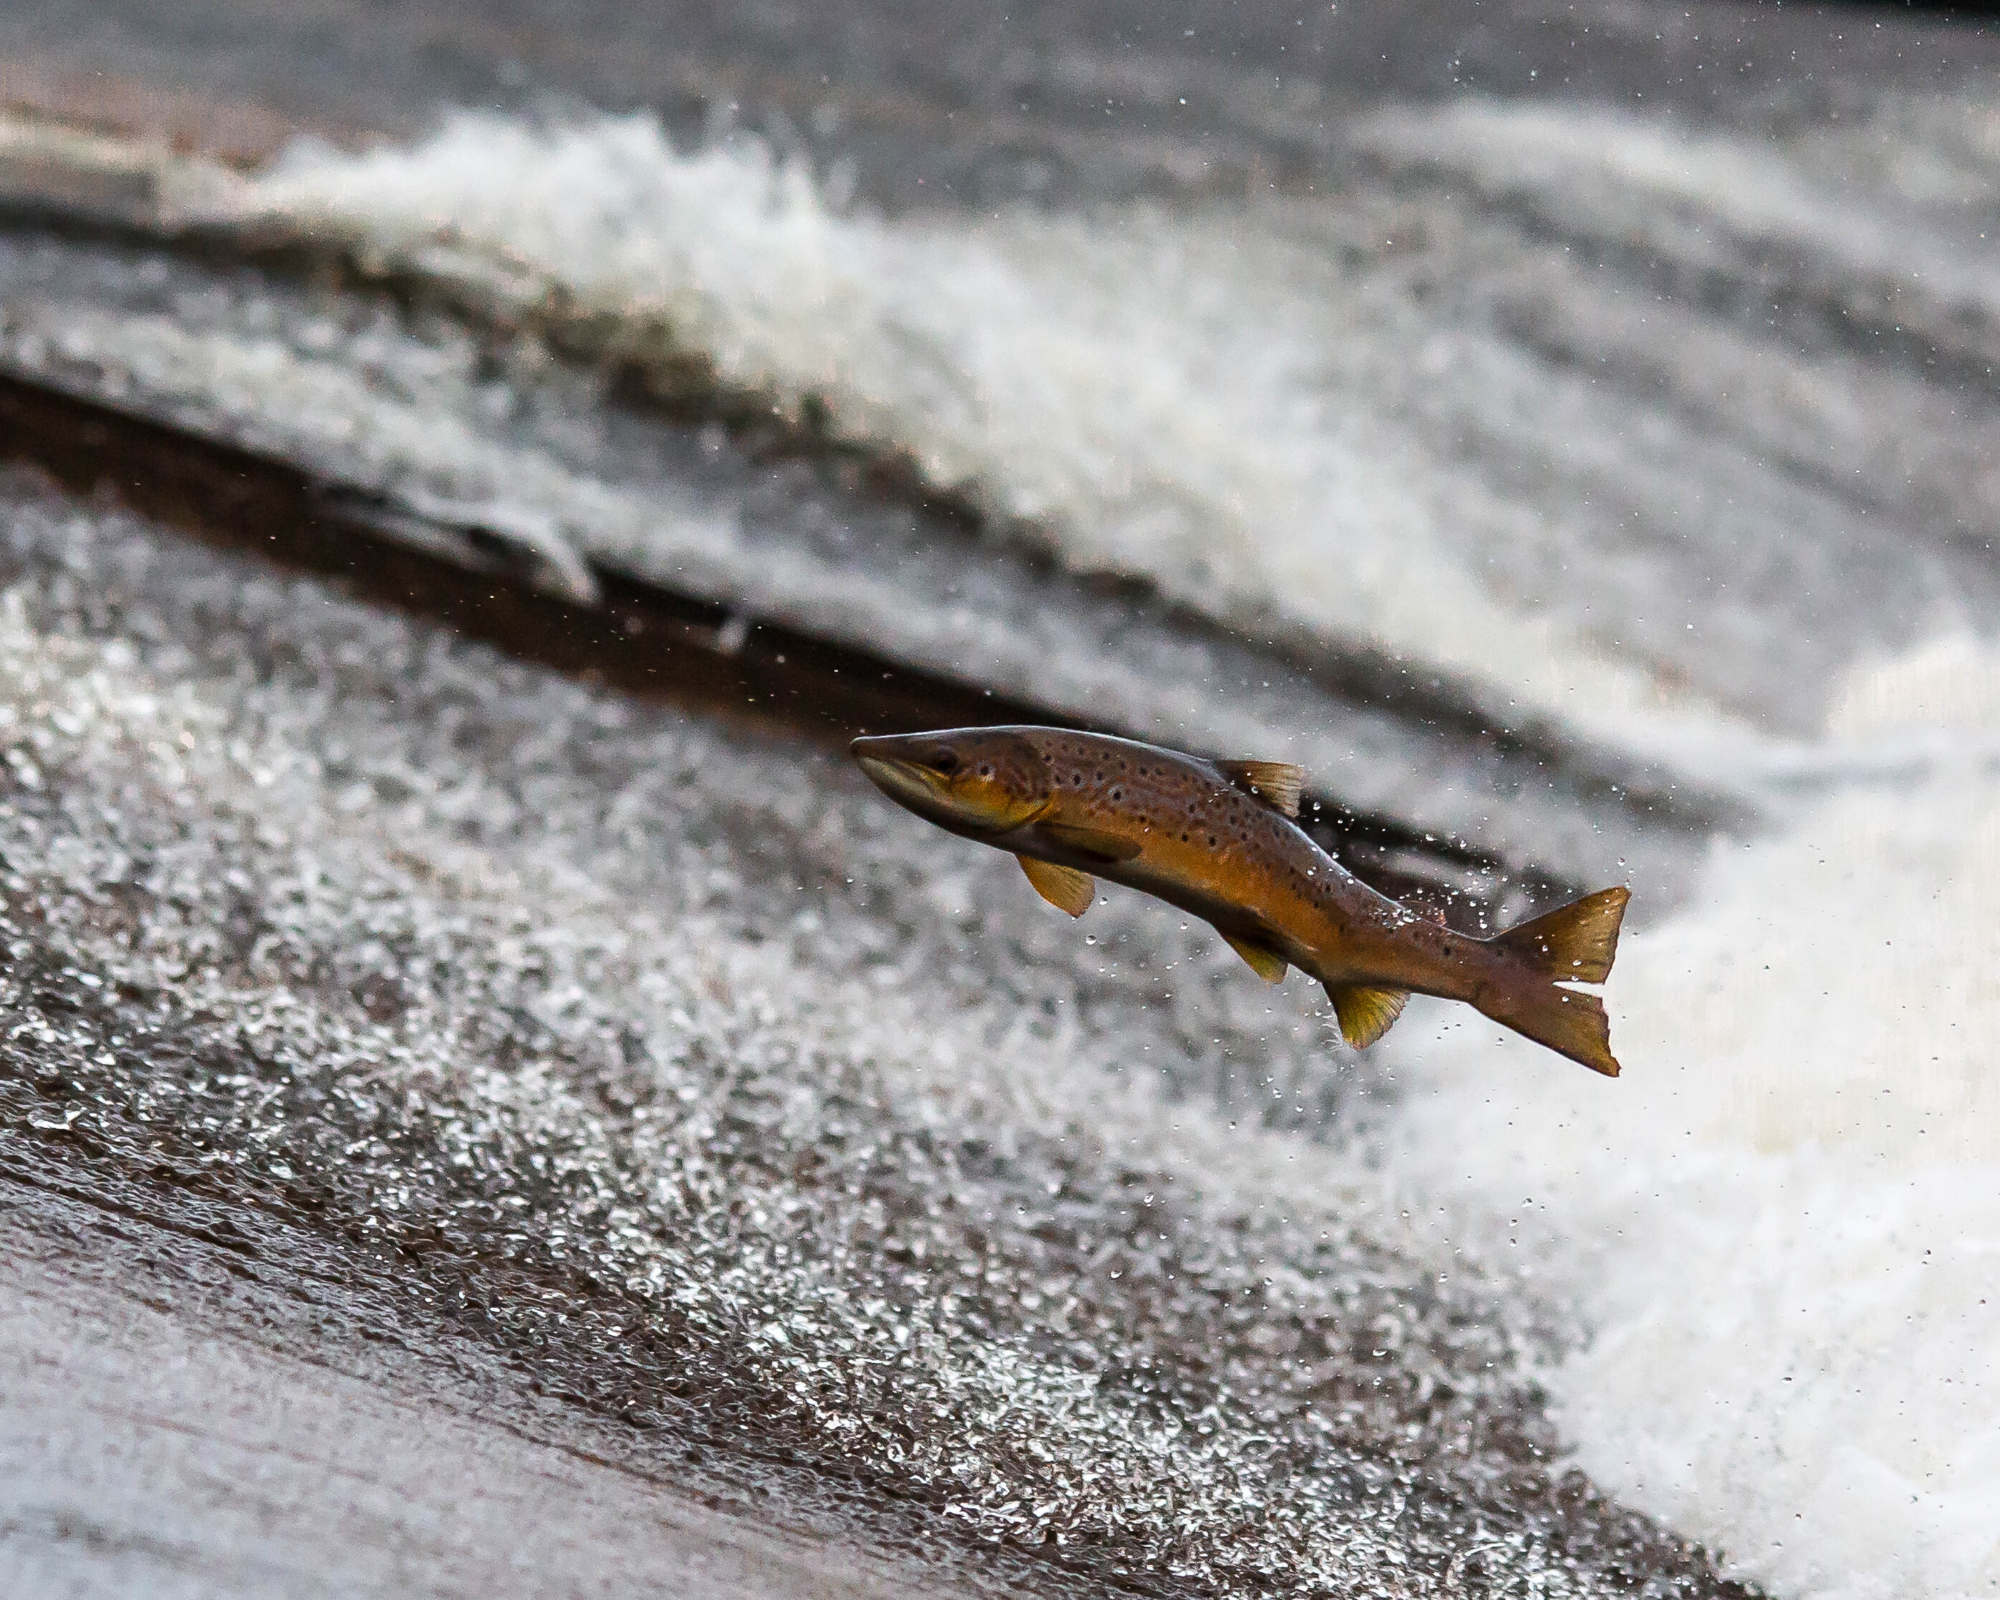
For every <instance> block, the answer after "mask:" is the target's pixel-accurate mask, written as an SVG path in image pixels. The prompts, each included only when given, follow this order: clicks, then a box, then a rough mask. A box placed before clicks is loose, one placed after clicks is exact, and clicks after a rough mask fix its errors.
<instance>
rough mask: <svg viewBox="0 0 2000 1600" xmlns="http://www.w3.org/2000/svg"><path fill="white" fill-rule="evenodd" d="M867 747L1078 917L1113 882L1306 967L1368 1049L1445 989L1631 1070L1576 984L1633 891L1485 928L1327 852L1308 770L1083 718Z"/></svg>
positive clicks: (1579, 1053) (1613, 1072) (1265, 957)
mask: <svg viewBox="0 0 2000 1600" xmlns="http://www.w3.org/2000/svg"><path fill="white" fill-rule="evenodd" d="M853 751H854V758H855V760H856V761H858V762H859V763H860V764H861V769H862V771H864V772H866V773H867V774H868V776H869V777H870V778H871V779H872V780H873V781H874V783H875V784H876V786H877V787H878V788H880V789H881V790H882V791H883V793H885V794H887V795H888V796H889V798H890V799H892V800H894V801H896V802H897V803H898V804H899V805H902V806H905V807H907V808H908V809H909V810H911V811H914V812H915V813H916V814H917V815H918V816H920V817H923V818H924V819H925V820H926V821H929V822H934V823H936V824H937V825H938V826H939V827H940V828H944V829H947V830H948V831H950V832H952V833H956V834H959V835H961V836H963V837H965V838H968V839H976V840H978V841H979V842H980V843H981V844H990V845H992V846H994V847H995V848H996V849H1000V850H1007V851H1011V852H1012V853H1013V854H1014V855H1015V856H1016V857H1017V858H1019V860H1020V863H1021V868H1022V870H1023V871H1024V872H1026V873H1027V875H1028V881H1029V882H1030V883H1031V884H1033V885H1034V886H1035V889H1036V891H1037V892H1038V893H1040V895H1041V896H1042V898H1043V899H1045V900H1047V901H1048V902H1049V903H1050V904H1052V905H1054V906H1057V907H1059V908H1060V909H1062V910H1064V911H1067V912H1068V913H1069V914H1070V915H1071V916H1073V917H1080V916H1082V915H1083V914H1084V912H1085V911H1087V910H1089V909H1090V904H1091V901H1092V899H1093V898H1094V897H1095V895H1096V892H1097V886H1096V884H1095V883H1094V882H1093V879H1094V878H1107V879H1109V880H1110V881H1112V882H1113V883H1122V884H1126V885H1128V886H1130V887H1131V888H1134V889H1139V890H1142V891H1144V892H1145V893H1147V894H1150V895H1155V896H1157V897H1158V898H1159V899H1162V900H1165V901H1166V902H1167V903H1168V904H1169V905H1174V906H1178V907H1180V909H1181V910H1183V911H1185V912H1188V913H1189V914H1190V915H1192V916H1196V917H1200V918H1201V919H1202V920H1203V921H1205V922H1208V923H1210V924H1212V925H1213V926H1214V927H1215V929H1216V931H1217V932H1218V933H1220V934H1221V935H1222V937H1223V938H1224V939H1226V940H1227V941H1228V942H1229V944H1230V945H1231V947H1232V948H1234V949H1235V951H1236V953H1237V954H1238V955H1240V956H1242V958H1243V959H1244V960H1245V961H1247V962H1248V963H1249V964H1250V966H1251V967H1252V969H1253V970H1255V972H1256V973H1257V975H1258V976H1259V977H1261V978H1263V979H1264V980H1265V981H1267V982H1269V983H1278V982H1281V981H1282V980H1283V978H1284V976H1285V971H1286V969H1287V968H1288V967H1297V968H1298V969H1299V970H1300V971H1301V972H1304V973H1306V974H1308V975H1309V976H1310V977H1312V978H1314V979H1316V980H1318V981H1319V982H1320V983H1322V984H1324V985H1325V986H1326V992H1327V997H1328V998H1329V999H1330V1000H1332V1002H1333V1009H1334V1013H1335V1015H1336V1016H1337V1017H1338V1018H1339V1020H1340V1031H1341V1034H1342V1036H1343V1037H1344V1038H1345V1039H1346V1040H1347V1042H1348V1043H1349V1044H1351V1045H1353V1046H1355V1047H1356V1048H1357V1049H1365V1048H1366V1047H1367V1046H1369V1045H1371V1044H1373V1043H1374V1042H1375V1041H1376V1040H1377V1039H1379V1038H1381V1037H1382V1035H1383V1034H1385V1033H1387V1032H1388V1031H1389V1026H1390V1024H1392V1023H1393V1022H1394V1021H1395V1020H1396V1018H1397V1017H1398V1016H1399V1015H1401V1013H1402V1010H1403V1006H1404V1003H1405V1002H1406V1001H1407V1000H1408V999H1409V997H1410V996H1411V995H1412V994H1430V995H1438V996H1441V997H1442V998H1444V999H1446V1000H1462V1001H1464V1002H1465V1003H1466V1004H1467V1005H1470V1006H1474V1007H1476V1008H1477V1009H1478V1010H1480V1011H1482V1012H1484V1013H1485V1014H1486V1015H1487V1016H1489V1017H1491V1018H1492V1019H1493V1020H1494V1021H1495V1022H1498V1023H1501V1024H1503V1025H1504V1026H1506V1027H1509V1028H1512V1029H1513V1030H1514V1031H1515V1032H1516V1033H1522V1034H1525V1035H1527V1037H1529V1038H1530V1039H1533V1040H1535V1041H1536V1043H1538V1044H1543V1045H1546V1046H1548V1048H1549V1049H1551V1050H1554V1051H1557V1052H1559V1053H1560V1054H1562V1055H1565V1056H1568V1057H1569V1058H1570V1059H1571V1060H1572V1061H1580V1062H1582V1063H1583V1065H1585V1066H1586V1067H1590V1068H1591V1069H1593V1070H1594V1071H1597V1072H1601V1073H1604V1074H1605V1075H1606V1076H1607V1077H1616V1076H1617V1075H1618V1063H1617V1061H1616V1060H1615V1059H1613V1057H1612V1054H1611V1024H1610V1019H1609V1018H1608V1017H1607V1016H1606V1015H1605V1011H1604V1003H1603V1001H1602V1000H1600V999H1599V998H1598V997H1597V996H1596V995H1591V994H1582V993H1579V992H1578V991H1576V990H1574V989H1569V988H1565V987H1563V985H1565V984H1570V983H1587V984H1597V983H1602V982H1603V981H1604V980H1605V979H1606V978H1607V977H1608V976H1610V973H1611V962H1612V957H1613V955H1614V954H1615V952H1616V949H1617V945H1618V927H1619V923H1620V922H1621V921H1622V920H1623V918H1624V915H1625V902H1626V901H1627V899H1629V898H1630V891H1629V890H1626V889H1622V888H1619V889H1604V890H1601V891H1599V892H1598V893H1596V894H1593V895H1586V896H1585V897H1584V898H1583V899H1581V900H1577V901H1575V902H1573V903H1571V904H1570V905H1566V906H1563V907H1561V908H1560V909H1559V910H1555V911H1551V912H1548V913H1547V914H1546V915H1544V916H1540V917H1536V918H1535V919H1534V920H1533V921H1531V922H1524V923H1522V924H1520V925H1519V926H1517V927H1514V928H1510V929H1508V930H1507V931H1506V932H1504V933H1501V934H1496V935H1495V936H1494V937H1492V938H1490V939H1475V938H1472V937H1471V936H1470V935H1467V934H1462V933H1455V932H1453V931H1452V930H1451V929H1450V928H1447V927H1444V926H1442V925H1441V924H1439V923H1436V922H1432V921H1430V920H1428V919H1426V918H1425V917H1422V916H1420V915H1418V914H1417V913H1416V912H1414V911H1411V910H1410V909H1409V908H1408V907H1407V906H1403V905H1399V904H1398V903H1397V902H1396V901H1394V900H1391V899H1389V898H1388V897H1387V896H1385V895H1380V894H1377V893H1376V892H1375V891H1374V890H1373V889H1371V888H1369V887H1368V886H1367V885H1366V884H1364V883H1362V882H1361V881H1360V880H1359V879H1358V878H1356V877H1355V876H1354V875H1353V874H1352V873H1350V872H1349V871H1347V869H1346V868H1345V867H1343V866H1341V864H1340V863H1339V862H1338V861H1336V860H1334V858H1333V857H1332V856H1330V855H1328V854H1327V853H1326V851H1324V850H1322V849H1321V848H1320V847H1319V846H1318V845H1317V844H1315V843H1314V842H1313V840H1312V838H1311V837H1310V836H1309V835H1308V834H1307V833H1306V832H1305V830H1304V829H1302V828H1301V827H1299V825H1298V824H1297V822H1296V821H1294V820H1293V819H1294V817H1296V815H1297V813H1298V805H1299V786H1300V780H1301V778H1302V776H1303V774H1302V773H1301V772H1300V771H1299V769H1298V768H1297V767H1292V766H1286V765H1284V764H1283V763H1280V762H1270V761H1199V760H1196V759H1195V758H1194V757H1192V756H1185V755H1180V754H1178V753H1176V752H1174V751H1171V750H1161V749H1157V748H1155V747H1154V746H1152V745H1146V744H1138V743H1135V742H1133V741H1131V740H1129V739H1113V738H1109V737H1107V736H1105V735H1103V734H1095V733H1076V732H1073V731H1071V730H1069V729H1066V728H1032V727H1016V728H954V729H948V730H946V731H943V732H939V733H913V734H907V735H896V736H891V737H881V738H868V739H856V740H855V741H854V745H853Z"/></svg>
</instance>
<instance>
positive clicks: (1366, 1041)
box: [1326, 983, 1410, 1050]
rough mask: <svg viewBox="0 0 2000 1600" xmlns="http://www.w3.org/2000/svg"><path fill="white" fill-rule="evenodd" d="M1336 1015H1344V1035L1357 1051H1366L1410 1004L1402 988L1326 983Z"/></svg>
mask: <svg viewBox="0 0 2000 1600" xmlns="http://www.w3.org/2000/svg"><path fill="white" fill-rule="evenodd" d="M1326 997H1327V999H1329V1000H1331V1001H1332V1002H1333V1014H1334V1015H1335V1016H1337V1017H1338V1018H1340V1036H1341V1037H1342V1038H1343V1039H1345V1040H1346V1041H1347V1042H1348V1043H1349V1044H1351V1045H1353V1046H1354V1048H1355V1049H1357V1050H1366V1049H1367V1048H1368V1047H1369V1046H1370V1045H1371V1044H1373V1043H1374V1042H1375V1041H1376V1040H1377V1039H1379V1038H1381V1037H1382V1035H1383V1034H1385V1033H1387V1032H1388V1031H1389V1029H1390V1028H1391V1027H1392V1026H1393V1025H1394V1024H1395V1021H1396V1019H1397V1018H1398V1017H1400V1016H1401V1015H1402V1014H1403V1007H1404V1006H1406V1005H1408V1004H1409V1003H1410V996H1409V994H1408V992H1407V991H1405V990H1402V989H1367V988H1363V987H1362V986H1361V985H1360V984H1332V983H1329V984H1328V985H1327V986H1326Z"/></svg>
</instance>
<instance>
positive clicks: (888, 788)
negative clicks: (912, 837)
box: [847, 734, 938, 806]
mask: <svg viewBox="0 0 2000 1600" xmlns="http://www.w3.org/2000/svg"><path fill="white" fill-rule="evenodd" d="M847 749H848V753H849V754H850V755H852V756H853V757H854V761H855V764H856V765H857V766H859V767H860V768H861V770H862V771H863V772H864V773H866V774H867V775H868V781H869V782H870V783H872V784H874V785H875V787H876V788H878V789H880V790H881V791H882V792H883V793H884V794H886V795H887V796H888V797H889V798H890V799H891V800H894V801H896V802H897V803H898V804H899V805H905V806H915V805H916V804H917V803H919V802H922V801H933V802H934V801H935V799H936V797H937V793H938V784H937V781H936V777H935V776H934V774H932V773H931V772H930V770H929V769H927V768H926V767H924V766H923V765H922V764H921V763H920V762H918V761H916V760H914V759H913V757H912V752H911V749H910V741H909V740H908V739H907V738H902V737H899V736H896V735H893V734H875V735H872V736H869V737H865V738H860V739H856V740H855V741H854V742H853V743H852V744H850V745H849V746H848V747H847Z"/></svg>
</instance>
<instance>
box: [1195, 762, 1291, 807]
mask: <svg viewBox="0 0 2000 1600" xmlns="http://www.w3.org/2000/svg"><path fill="white" fill-rule="evenodd" d="M1215 770H1216V771H1217V772H1219V773H1221V774H1222V775H1223V777H1224V778H1226V779H1228V780H1229V782H1230V783H1232V784H1234V785H1235V786H1236V787H1237V788H1239V789H1241V790H1242V791H1243V792H1244V793H1245V794H1247V795H1249V796H1251V797H1252V798H1253V799H1257V800H1261V801H1263V802H1264V804H1265V805H1267V806H1269V807H1270V808H1271V809H1272V810H1273V811H1278V812H1282V813H1283V814H1284V815H1286V816H1288V817H1296V816H1297V815H1298V814H1299V792H1300V791H1301V790H1302V789H1303V788H1304V787H1305V781H1306V774H1305V769H1304V768H1303V767H1295V766H1292V765H1291V764H1290V763H1289V762H1285V761H1218V762H1216V763H1215Z"/></svg>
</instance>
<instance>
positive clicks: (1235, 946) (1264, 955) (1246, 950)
mask: <svg viewBox="0 0 2000 1600" xmlns="http://www.w3.org/2000/svg"><path fill="white" fill-rule="evenodd" d="M1222 937H1223V939H1224V940H1225V941H1226V942H1227V943H1228V945H1229V948H1230V949H1232V950H1234V951H1235V952H1236V953H1237V954H1238V955H1239V956H1241V957H1242V958H1243V959H1244V960H1245V961H1247V962H1249V963H1250V970H1251V971H1252V972H1254V973H1256V974H1257V976H1258V977H1260V978H1262V979H1263V980H1264V981H1265V982H1266V983H1283V982H1284V981H1285V972H1286V969H1287V966H1288V963H1287V962H1286V960H1285V958H1284V957H1283V956H1281V955H1279V954H1278V952H1277V951H1275V950H1267V949H1265V948H1264V946H1262V945H1261V944H1255V943H1253V942H1251V941H1250V940H1248V939H1239V938H1237V937H1236V935H1235V934H1233V933H1225V934H1223V935H1222Z"/></svg>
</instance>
